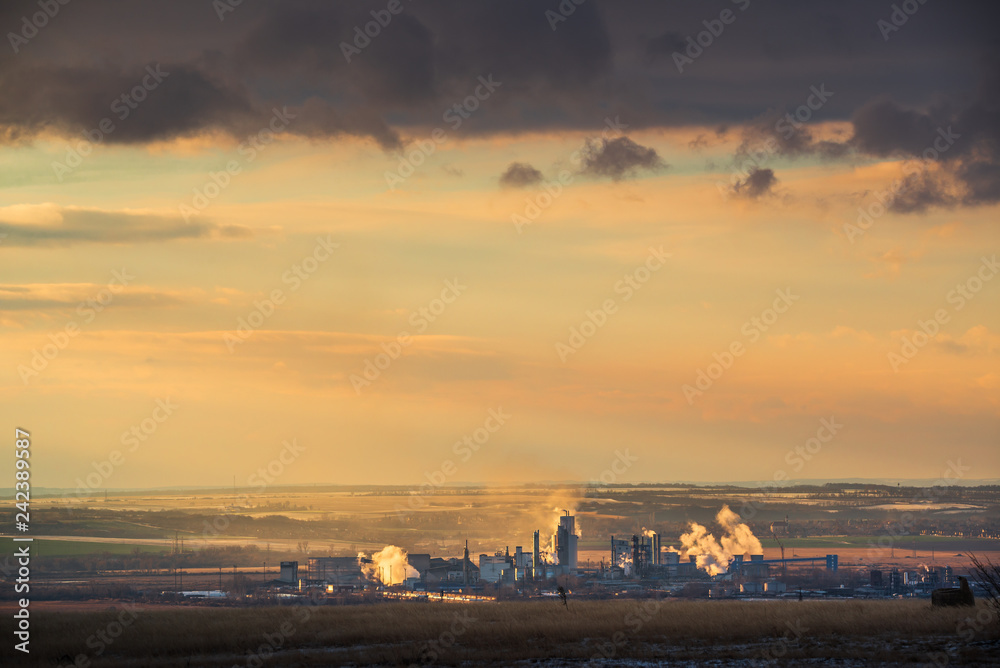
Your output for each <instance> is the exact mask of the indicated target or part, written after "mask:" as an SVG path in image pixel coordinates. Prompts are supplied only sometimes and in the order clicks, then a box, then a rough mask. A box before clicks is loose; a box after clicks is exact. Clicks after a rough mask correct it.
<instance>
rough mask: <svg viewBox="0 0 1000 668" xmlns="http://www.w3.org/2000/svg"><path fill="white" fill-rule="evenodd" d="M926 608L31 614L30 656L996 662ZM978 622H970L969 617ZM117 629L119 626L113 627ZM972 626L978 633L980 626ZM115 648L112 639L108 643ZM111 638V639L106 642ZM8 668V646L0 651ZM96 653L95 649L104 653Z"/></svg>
mask: <svg viewBox="0 0 1000 668" xmlns="http://www.w3.org/2000/svg"><path fill="white" fill-rule="evenodd" d="M977 614H978V615H979V617H980V620H984V619H987V618H988V617H989V616H990V615H989V613H988V612H987V609H986V608H985V606H983V605H982V604H981V605H980V607H979V608H977V609H976V610H973V609H968V608H965V609H959V608H948V609H940V608H932V607H931V605H930V603H929V602H928V601H922V600H904V601H860V600H844V601H805V602H799V601H772V602H745V601H704V600H703V601H677V600H664V601H656V600H653V599H648V600H615V601H573V600H570V602H569V605H568V607H563V606H562V604H561V603H559V602H558V600H545V601H530V602H510V603H501V604H467V605H463V604H441V603H427V602H423V603H399V604H381V605H364V606H344V607H329V606H324V607H311V606H288V607H279V608H253V609H206V608H194V607H191V608H178V609H169V608H164V607H156V608H149V609H139V610H137V611H135V612H128V610H127V608H125V607H123V605H122V604H119V605H118V606H117V607H116V609H113V610H112V609H106V610H105V611H104V612H100V613H94V612H90V611H88V612H80V611H77V612H50V611H45V610H38V611H36V613H35V614H34V615H33V629H32V631H33V632H32V653H31V657H30V658H31V661H30V662H29V663H27V664H26V663H24V662H23V661H18V662H17V663H18V664H19V665H45V666H52V665H60V666H68V665H71V664H72V663H73V661H74V660H76V659H77V657H80V655H83V656H82V657H80V658H81V662H80V663H78V665H87V664H85V663H84V662H83V661H82V659H86V660H88V661H93V662H94V663H93V665H96V666H109V667H126V666H128V667H132V666H185V665H191V666H212V667H222V666H226V667H229V666H262V665H264V666H327V665H345V664H355V665H386V666H394V665H412V664H418V665H428V664H436V665H466V666H473V665H511V664H516V663H521V664H522V665H530V664H532V663H538V662H541V663H544V664H545V665H584V664H587V663H589V662H591V661H592V662H593V663H592V664H591V665H664V664H668V665H669V664H674V665H695V664H697V665H703V664H702V662H704V661H707V660H713V661H716V662H717V663H716V664H715V665H747V666H751V665H753V666H756V665H764V662H767V663H768V665H799V663H800V662H804V661H810V662H812V663H818V664H820V665H823V664H828V665H839V666H844V665H851V666H853V665H858V666H860V665H872V664H878V665H903V664H906V665H921V664H924V665H945V664H947V665H989V664H990V662H991V661H993V660H995V659H996V657H998V656H1000V641H998V632H997V629H998V624H997V621H996V619H995V618H993V619H992V620H988V622H987V624H982V623H981V622H976V617H977ZM970 620H971V622H970ZM119 625H120V626H119ZM977 628H978V630H977ZM102 633H103V634H104V639H107V640H109V642H105V641H104V639H102V635H101V634H102ZM112 635H117V637H116V638H114V639H111V637H110V636H112ZM2 652H3V653H4V660H3V664H4V665H9V663H8V659H10V654H9V653H10V652H11V650H10V647H9V645H8V646H6V647H4V648H3V650H2ZM98 652H99V653H100V655H99V656H98Z"/></svg>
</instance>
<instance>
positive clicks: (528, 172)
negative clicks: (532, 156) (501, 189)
mask: <svg viewBox="0 0 1000 668" xmlns="http://www.w3.org/2000/svg"><path fill="white" fill-rule="evenodd" d="M541 181H542V173H541V172H540V171H538V170H537V169H535V168H534V167H532V166H531V165H529V164H528V163H526V162H512V163H510V164H509V165H508V166H507V169H506V170H505V171H504V173H503V174H501V175H500V185H502V186H507V187H509V188H527V187H528V186H533V185H535V184H536V183H540V182H541Z"/></svg>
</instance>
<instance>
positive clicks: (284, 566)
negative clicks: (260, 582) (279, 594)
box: [278, 561, 299, 584]
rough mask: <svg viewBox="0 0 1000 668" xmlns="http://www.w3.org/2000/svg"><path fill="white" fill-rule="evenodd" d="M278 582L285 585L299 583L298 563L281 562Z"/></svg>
mask: <svg viewBox="0 0 1000 668" xmlns="http://www.w3.org/2000/svg"><path fill="white" fill-rule="evenodd" d="M278 581H279V582H283V583H286V584H298V583H299V562H297V561H282V562H281V570H280V571H279V572H278Z"/></svg>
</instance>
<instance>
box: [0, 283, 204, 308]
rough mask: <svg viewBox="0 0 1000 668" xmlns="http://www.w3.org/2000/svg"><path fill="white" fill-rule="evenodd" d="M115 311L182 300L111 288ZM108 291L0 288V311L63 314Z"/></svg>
mask: <svg viewBox="0 0 1000 668" xmlns="http://www.w3.org/2000/svg"><path fill="white" fill-rule="evenodd" d="M115 290H116V291H121V294H115V295H114V303H115V306H116V307H120V306H136V307H151V306H169V305H173V304H179V303H181V302H182V301H184V299H183V298H182V295H180V293H177V292H175V291H174V292H172V291H163V290H154V289H152V288H147V287H141V286H125V287H119V286H116V287H115ZM108 291H109V288H108V285H107V284H105V285H98V284H96V283H25V284H21V285H0V311H64V310H68V309H73V308H76V307H78V306H81V305H83V304H85V303H86V302H87V301H88V300H96V299H98V297H99V295H101V294H102V293H107V292H108Z"/></svg>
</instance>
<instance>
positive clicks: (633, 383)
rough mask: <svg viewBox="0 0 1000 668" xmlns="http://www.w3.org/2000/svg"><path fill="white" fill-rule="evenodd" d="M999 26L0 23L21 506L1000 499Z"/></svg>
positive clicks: (857, 13)
mask: <svg viewBox="0 0 1000 668" xmlns="http://www.w3.org/2000/svg"><path fill="white" fill-rule="evenodd" d="M997 18H998V16H997V8H996V7H995V6H993V4H992V3H981V2H962V1H956V2H948V3H945V2H941V1H936V0H930V1H928V2H924V3H919V2H916V0H910V1H909V2H903V3H899V4H893V3H888V2H886V3H882V2H868V1H865V2H861V1H848V2H843V3H836V4H833V3H818V2H770V3H764V2H760V1H759V0H735V1H732V2H729V1H725V0H716V1H714V2H708V1H702V2H644V1H638V0H622V1H616V2H599V1H598V0H583V1H582V2H580V1H579V0H564V1H563V2H561V3H560V2H556V1H554V0H553V1H549V0H536V1H528V0H507V1H505V2H500V1H498V0H497V1H482V2H464V3H458V2H434V1H432V0H422V1H420V2H412V1H411V0H391V1H390V0H379V1H375V2H368V3H364V2H355V3H349V4H348V3H327V2H308V1H299V0H293V1H290V2H276V1H272V2H265V1H259V2H243V3H236V2H233V1H231V0H216V1H214V2H211V1H209V0H202V1H198V2H194V1H191V2H187V1H182V2H170V3H166V2H163V3H154V2H124V1H120V2H115V1H109V0H104V1H102V0H95V1H92V2H86V3H85V2H79V1H78V2H67V3H66V4H60V3H58V2H54V1H52V2H45V0H43V1H42V2H37V1H36V2H20V1H17V2H6V3H4V5H3V7H2V8H0V29H2V31H3V34H4V35H5V39H4V41H5V42H6V43H5V44H3V45H0V259H2V260H3V262H2V265H0V331H2V335H3V343H4V345H3V346H2V347H0V369H2V370H3V373H2V375H0V396H2V400H3V406H4V414H5V415H6V416H7V422H8V425H9V426H16V427H19V428H21V429H24V430H27V431H29V432H30V433H31V435H32V436H31V438H32V448H33V451H32V452H33V454H32V457H33V459H32V465H33V468H32V474H33V477H32V481H33V484H34V485H39V486H50V487H75V488H79V489H81V490H82V489H86V490H101V489H105V488H111V489H117V488H137V487H156V486H173V485H205V486H214V485H230V484H232V483H233V482H234V481H235V482H236V484H237V485H239V486H251V487H256V488H258V489H266V488H267V487H268V486H272V485H279V484H280V485H287V484H300V483H330V484H393V485H412V486H414V488H418V487H419V486H421V485H423V486H424V487H423V488H425V489H426V488H427V487H428V486H429V487H437V486H440V485H442V484H456V483H465V482H472V483H512V482H522V481H547V480H578V481H587V482H594V481H601V482H604V483H608V484H620V483H634V482H642V481H649V482H671V481H677V480H686V481H698V480H712V481H718V480H743V481H745V480H759V481H779V482H780V481H783V480H785V479H790V478H794V479H802V478H928V479H938V478H943V479H947V480H956V479H959V478H961V479H984V478H1000V457H998V454H997V452H998V448H997V446H998V440H1000V418H998V414H1000V311H998V309H997V303H998V296H1000V278H998V279H997V280H993V279H994V278H995V277H996V276H997V274H1000V265H998V264H997V255H996V254H997V250H998V245H1000V244H998V241H1000V231H998V227H997V213H998V206H997V205H998V201H1000V41H998V39H997V36H996V25H998V21H997ZM949 476H950V477H949Z"/></svg>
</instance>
